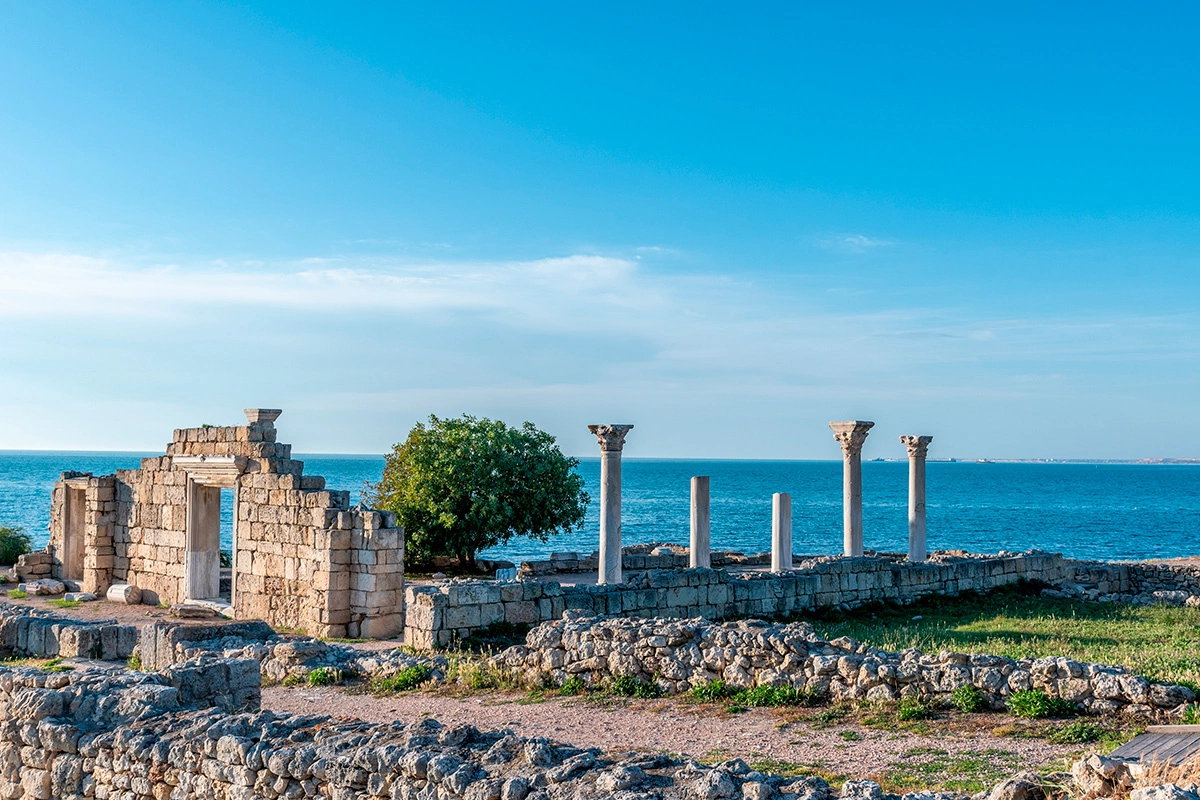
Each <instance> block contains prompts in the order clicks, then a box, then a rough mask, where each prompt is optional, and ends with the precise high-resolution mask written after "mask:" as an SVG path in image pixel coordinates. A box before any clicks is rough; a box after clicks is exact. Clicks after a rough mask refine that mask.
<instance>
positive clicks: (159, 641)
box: [138, 622, 449, 683]
mask: <svg viewBox="0 0 1200 800" xmlns="http://www.w3.org/2000/svg"><path fill="white" fill-rule="evenodd" d="M138 647H139V656H140V658H141V660H142V663H143V665H144V666H145V667H147V668H149V669H161V668H164V667H167V666H169V665H171V664H179V663H182V662H187V661H191V660H193V659H196V658H200V657H216V658H234V659H252V660H254V661H255V662H257V663H258V664H259V670H260V672H261V674H262V677H263V680H264V681H266V682H268V683H282V682H283V681H284V680H286V679H287V678H288V677H289V676H295V677H296V678H299V679H302V680H303V679H305V678H306V677H307V676H308V675H309V673H311V672H313V671H314V670H318V669H322V668H328V669H334V670H338V671H340V672H341V673H342V674H343V675H345V676H352V675H358V676H368V677H384V678H386V677H388V676H390V675H394V674H396V673H398V672H402V671H404V670H405V669H408V668H409V667H414V666H421V667H425V668H427V669H429V671H430V677H431V679H432V680H435V681H436V680H442V679H443V678H444V677H445V674H446V669H447V667H448V666H449V660H448V659H447V658H446V657H445V656H442V655H433V656H423V655H415V654H412V653H409V652H406V651H403V650H399V649H392V650H358V649H355V648H353V647H350V646H348V645H344V644H338V643H336V642H325V641H322V640H320V639H314V638H312V637H310V636H293V635H286V634H279V633H276V632H275V631H274V630H272V629H271V627H270V626H268V625H267V624H266V623H263V622H242V623H233V624H223V625H180V624H178V623H171V622H155V623H153V624H151V625H147V626H145V627H143V628H142V632H141V644H140V645H139V646H138Z"/></svg>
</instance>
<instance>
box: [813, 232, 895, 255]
mask: <svg viewBox="0 0 1200 800" xmlns="http://www.w3.org/2000/svg"><path fill="white" fill-rule="evenodd" d="M816 244H817V247H820V248H822V249H825V250H836V251H841V252H846V253H865V252H866V251H868V250H872V249H874V248H877V247H892V246H894V245H895V244H896V242H892V241H888V240H887V239H876V238H874V237H871V236H865V235H863V234H861V233H852V234H838V235H836V236H826V237H822V238H820V239H817V242H816Z"/></svg>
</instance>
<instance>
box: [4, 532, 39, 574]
mask: <svg viewBox="0 0 1200 800" xmlns="http://www.w3.org/2000/svg"><path fill="white" fill-rule="evenodd" d="M32 551H33V539H31V538H30V537H29V534H28V533H26V532H25V530H24V529H23V528H21V527H20V526H19V525H16V526H9V525H0V564H4V565H5V566H12V565H13V564H16V563H17V558H18V557H19V556H23V555H25V554H26V553H29V552H32Z"/></svg>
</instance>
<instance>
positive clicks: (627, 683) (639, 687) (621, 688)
mask: <svg viewBox="0 0 1200 800" xmlns="http://www.w3.org/2000/svg"><path fill="white" fill-rule="evenodd" d="M606 690H607V691H608V693H609V694H611V695H615V696H617V697H639V698H642V699H644V700H649V699H651V698H654V697H658V696H659V695H661V694H662V692H660V691H659V690H658V687H657V686H655V685H654V684H653V683H647V682H646V681H641V680H638V679H637V678H634V677H631V676H629V675H622V676H620V677H619V678H613V679H612V680H611V681H609V682H608V686H607V687H606Z"/></svg>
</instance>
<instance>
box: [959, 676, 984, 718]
mask: <svg viewBox="0 0 1200 800" xmlns="http://www.w3.org/2000/svg"><path fill="white" fill-rule="evenodd" d="M950 704H951V705H953V706H954V707H955V708H957V709H958V710H959V711H962V712H963V713H964V714H975V713H978V712H980V711H983V710H984V709H985V708H987V699H986V698H985V697H984V696H983V692H981V691H979V689H977V688H975V687H974V686H972V685H971V684H969V683H964V684H963V685H962V686H960V687H958V688H957V689H955V690H954V691H953V692H951V693H950Z"/></svg>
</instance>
